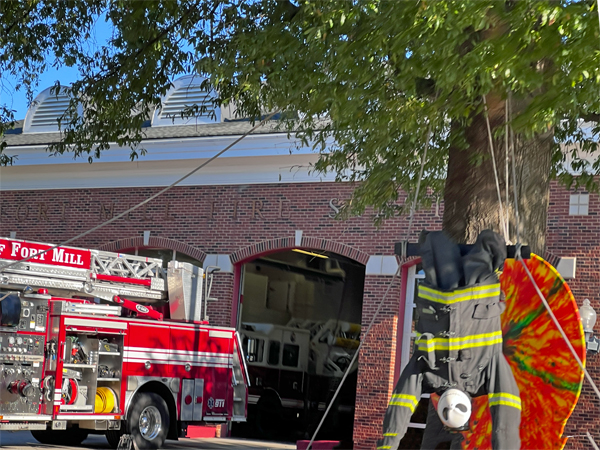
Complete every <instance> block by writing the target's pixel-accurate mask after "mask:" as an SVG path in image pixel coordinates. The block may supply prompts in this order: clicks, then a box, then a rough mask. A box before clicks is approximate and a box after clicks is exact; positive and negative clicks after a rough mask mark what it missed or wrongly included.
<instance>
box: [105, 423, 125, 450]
mask: <svg viewBox="0 0 600 450" xmlns="http://www.w3.org/2000/svg"><path fill="white" fill-rule="evenodd" d="M124 427H125V425H121V429H120V430H108V431H107V432H106V434H105V436H106V440H107V441H108V445H109V446H110V448H117V447H118V446H119V442H120V441H121V436H123V434H124V433H125V431H124V430H123V428H124Z"/></svg>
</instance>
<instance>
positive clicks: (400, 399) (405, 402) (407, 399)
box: [390, 394, 419, 412]
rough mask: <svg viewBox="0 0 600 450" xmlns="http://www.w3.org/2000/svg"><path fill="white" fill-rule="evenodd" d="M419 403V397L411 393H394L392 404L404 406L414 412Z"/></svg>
mask: <svg viewBox="0 0 600 450" xmlns="http://www.w3.org/2000/svg"><path fill="white" fill-rule="evenodd" d="M418 404H419V399H418V398H417V397H415V396H414V395H410V394H392V398H391V400H390V406H404V407H406V408H408V409H410V412H414V411H415V408H416V407H417V405H418Z"/></svg>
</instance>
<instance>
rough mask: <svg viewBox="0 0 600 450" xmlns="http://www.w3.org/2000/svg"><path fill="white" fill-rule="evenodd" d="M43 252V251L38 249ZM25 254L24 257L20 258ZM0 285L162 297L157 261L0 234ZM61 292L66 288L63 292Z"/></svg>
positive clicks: (58, 291)
mask: <svg viewBox="0 0 600 450" xmlns="http://www.w3.org/2000/svg"><path fill="white" fill-rule="evenodd" d="M43 252H46V253H43ZM26 258H30V259H29V260H27V261H22V260H23V259H26ZM0 286H2V287H6V288H15V289H23V288H25V287H27V286H30V287H31V288H47V289H49V290H52V291H53V292H52V293H53V294H54V295H61V296H65V297H69V296H71V295H72V294H73V293H78V294H83V295H85V296H87V297H98V298H102V299H106V300H111V299H112V298H113V297H114V296H115V295H118V296H120V297H123V298H130V297H135V298H144V299H148V300H162V299H165V298H166V297H167V290H166V282H165V274H164V271H163V269H162V260H161V259H157V258H146V257H143V256H135V255H125V254H120V253H112V252H103V251H98V250H87V249H80V248H75V247H56V248H55V247H54V246H52V245H50V244H40V243H37V242H29V241H18V240H13V239H3V238H0ZM65 291H66V292H65Z"/></svg>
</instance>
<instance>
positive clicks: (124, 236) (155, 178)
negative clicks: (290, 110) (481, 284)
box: [0, 77, 600, 449]
mask: <svg viewBox="0 0 600 450" xmlns="http://www.w3.org/2000/svg"><path fill="white" fill-rule="evenodd" d="M207 95H208V93H206V92H204V91H202V90H200V88H199V82H196V81H194V80H193V78H191V77H183V78H181V79H179V80H177V81H176V82H175V83H174V85H173V87H172V89H171V90H170V91H169V92H168V93H167V94H166V96H165V97H164V99H163V104H162V105H161V108H157V110H156V112H155V113H154V115H153V116H152V117H151V118H150V119H149V120H148V121H147V123H146V124H145V127H144V135H145V139H144V140H143V142H142V143H141V144H140V146H141V147H143V148H144V149H145V150H146V151H147V153H146V154H145V155H144V156H140V157H139V159H137V160H135V161H131V160H130V159H129V153H130V150H129V149H126V148H118V147H115V148H111V149H110V150H107V151H105V152H104V153H103V154H102V156H101V158H100V159H99V160H97V161H95V162H93V163H92V164H90V163H88V162H87V159H85V158H84V159H77V160H75V159H73V157H72V156H71V155H58V156H50V155H49V154H48V153H47V152H46V151H45V149H46V146H47V145H48V144H49V143H51V142H53V141H55V140H57V139H60V131H59V129H58V126H57V122H56V118H57V117H59V116H60V115H61V114H62V112H63V111H64V108H65V105H66V104H65V101H66V100H67V99H65V98H64V96H61V95H58V96H57V95H54V94H50V89H46V90H45V91H43V92H42V93H41V94H40V95H39V96H38V97H37V99H36V102H34V105H33V106H32V107H31V108H30V110H29V111H28V113H27V116H26V117H25V119H24V120H23V121H22V122H19V123H18V124H17V126H16V127H15V128H14V129H13V130H12V131H11V132H10V133H8V134H7V135H6V136H5V137H4V139H5V141H6V143H7V144H8V147H7V148H6V150H5V152H6V153H7V154H8V155H14V156H15V157H16V159H15V163H14V165H13V166H10V167H2V168H1V169H0V176H1V179H0V187H1V196H0V214H1V219H2V220H1V222H0V237H3V238H12V239H17V240H27V241H36V242H42V243H49V244H60V243H62V242H66V241H67V240H70V239H71V238H73V237H74V236H78V235H79V234H81V233H83V232H85V231H88V230H90V229H92V228H94V227H97V226H98V225H99V224H101V223H103V222H105V221H107V220H111V219H114V218H116V217H118V216H119V215H121V214H122V213H125V212H127V211H128V210H129V209H130V208H131V207H132V206H134V205H137V204H138V203H140V202H142V201H144V200H146V199H148V198H149V197H151V196H153V195H155V194H157V193H159V192H160V191H161V190H163V189H164V188H165V187H167V186H170V185H171V184H172V183H174V182H175V181H176V180H178V179H179V178H181V177H182V176H183V175H185V174H187V173H188V172H189V171H190V170H191V169H193V168H194V167H197V166H199V165H200V164H202V163H203V162H205V161H207V160H208V159H209V158H211V157H213V156H214V155H215V154H216V153H218V152H219V151H221V150H222V149H224V148H225V147H227V146H228V145H230V144H231V143H232V142H234V141H235V140H236V139H238V138H239V137H240V136H241V135H243V134H244V133H245V132H247V131H248V130H250V128H251V127H252V125H251V124H250V123H249V122H248V121H244V120H240V119H238V118H235V117H234V116H233V113H232V111H230V110H229V109H228V108H221V109H220V110H215V111H213V114H212V115H210V114H209V113H206V114H205V115H201V116H198V117H192V118H187V119H181V118H180V117H178V114H177V113H178V111H181V110H182V109H183V108H184V107H185V105H186V104H191V103H198V102H201V101H203V100H204V99H205V98H206V96H207ZM317 156H318V155H316V154H315V153H313V152H312V151H311V149H309V148H306V147H304V146H302V144H301V143H300V142H299V141H296V140H295V139H294V137H293V136H291V137H290V136H288V135H287V134H286V133H282V132H281V131H279V130H278V129H277V128H276V127H275V126H273V125H270V124H267V125H265V126H263V127H260V128H258V129H257V130H256V131H255V132H253V133H252V134H250V135H248V136H247V137H246V138H244V139H243V140H242V141H241V142H239V143H238V144H236V145H235V146H233V147H232V148H231V149H230V150H228V151H227V152H226V153H224V154H223V155H222V156H220V157H218V158H217V159H215V160H214V161H212V162H210V164H208V165H207V166H206V167H204V168H203V169H201V170H199V171H197V172H196V173H194V174H193V175H191V176H190V177H188V178H186V179H185V180H183V181H182V182H180V183H179V184H177V186H175V187H173V188H172V189H169V190H168V191H166V192H165V193H163V194H161V195H160V196H157V197H156V198H154V199H152V200H151V201H149V202H147V203H146V204H145V205H143V206H142V207H140V208H138V209H135V210H133V211H130V212H127V213H126V214H123V215H122V217H118V218H117V219H116V220H113V221H112V222H111V223H109V224H108V225H106V226H103V227H101V228H98V229H97V230H96V231H93V232H92V233H89V234H87V235H85V236H83V237H81V238H79V239H77V240H75V241H73V242H69V244H68V245H69V246H73V247H82V248H86V249H95V250H100V251H106V252H114V253H118V254H121V253H123V254H125V253H127V254H131V255H135V256H141V257H149V258H160V259H162V261H163V264H164V267H165V268H166V267H167V264H168V263H169V262H170V261H180V262H187V263H192V264H194V265H196V266H199V267H203V268H204V271H205V272H210V273H211V274H212V278H211V279H212V287H211V290H210V297H209V298H207V299H206V304H207V310H206V313H207V315H208V319H209V323H210V325H214V326H220V327H233V328H235V329H236V330H237V331H238V332H239V333H240V336H241V339H242V347H243V349H244V353H245V358H246V362H247V365H248V373H249V376H250V382H251V386H250V388H249V391H248V421H247V422H245V423H233V424H230V425H229V426H224V427H223V429H222V434H224V433H231V434H233V435H235V436H245V437H253V438H261V439H278V440H285V441H296V440H301V439H310V437H311V436H312V433H313V432H314V431H315V429H316V427H317V425H318V422H319V420H320V418H321V416H322V413H323V412H324V410H325V408H326V406H327V404H328V402H329V400H330V399H331V396H332V394H333V392H334V391H335V390H336V389H337V388H338V386H339V381H340V378H341V375H342V374H343V373H344V372H345V371H346V370H347V369H348V368H349V365H350V364H351V361H352V357H353V355H354V352H355V350H356V348H357V347H358V344H359V342H360V340H361V331H363V332H364V331H365V330H366V327H367V326H368V325H369V323H370V322H371V319H372V317H373V315H374V314H375V312H376V311H377V310H378V307H379V306H380V303H381V302H382V301H383V306H382V308H381V310H380V312H379V314H378V316H377V320H376V321H375V323H374V326H373V328H372V329H371V330H370V333H369V335H368V337H367V338H366V340H365V341H364V342H363V344H362V347H361V351H360V355H359V357H358V363H357V364H355V365H354V367H350V372H349V373H350V375H349V376H348V378H347V380H346V382H345V383H344V386H343V387H342V389H341V391H340V395H339V397H338V399H337V400H336V404H335V405H334V407H333V408H332V414H330V417H329V416H328V419H327V421H326V423H325V426H324V427H323V429H322V431H321V432H320V434H319V437H320V438H322V439H332V440H340V441H345V442H348V441H352V442H353V446H354V448H357V449H371V448H374V447H375V441H376V440H377V439H378V438H379V437H380V436H379V435H380V433H381V427H382V422H383V416H384V413H385V410H386V407H387V402H388V399H389V396H390V395H391V393H392V390H393V388H394V385H395V383H396V381H397V379H398V377H399V374H400V371H401V368H402V367H403V365H405V364H406V361H407V358H408V357H409V352H410V345H411V338H412V337H413V336H414V334H413V329H412V317H413V301H414V292H415V287H416V285H417V284H418V282H419V280H420V279H421V278H423V276H422V274H421V273H420V267H419V265H418V264H414V263H410V262H409V263H407V264H404V265H400V264H399V262H400V260H399V258H398V257H397V255H395V253H394V245H395V243H397V242H399V241H400V240H402V239H404V238H405V236H404V234H405V231H406V228H407V225H408V218H406V217H400V218H394V219H390V220H386V221H384V222H383V223H382V224H381V225H380V226H379V227H376V226H375V225H374V224H373V217H372V215H370V214H369V213H366V214H364V215H363V216H361V217H352V218H350V219H347V220H339V219H338V218H337V217H336V215H337V213H338V212H339V211H340V210H341V209H342V208H343V207H344V200H345V199H346V198H348V197H349V196H350V193H351V192H352V189H353V187H352V185H350V184H349V183H338V182H335V180H334V177H333V176H332V175H322V174H317V173H315V172H313V170H312V164H313V163H314V162H315V161H316V158H317ZM400 201H404V199H401V200H400ZM443 208H444V205H443V203H442V202H436V201H434V202H433V204H432V206H431V208H428V209H421V210H419V211H418V212H417V213H416V215H415V219H414V225H413V228H412V230H413V232H412V233H411V234H412V235H411V236H408V237H407V238H408V239H409V240H411V241H416V240H417V237H418V233H419V232H420V230H422V229H427V230H440V229H441V216H442V214H443ZM23 251H27V248H23ZM21 256H22V257H28V256H31V254H29V253H27V254H25V253H22V254H21ZM45 256H46V258H47V259H50V258H58V259H60V260H61V261H68V262H71V263H73V264H77V255H69V254H68V252H67V253H62V254H61V253H54V254H52V253H48V254H46V255H45ZM542 256H545V257H546V259H547V260H548V261H550V262H551V263H552V264H554V265H555V266H556V267H557V270H558V271H559V272H560V274H561V275H562V277H563V278H564V279H565V280H566V281H567V282H568V284H569V286H570V288H571V290H572V292H573V294H574V296H575V299H576V301H577V304H578V305H582V303H583V300H584V299H586V298H587V299H589V301H590V303H591V305H592V306H593V307H594V308H595V309H596V310H597V311H599V312H600V269H599V266H600V196H599V195H598V194H596V193H588V192H586V191H583V190H578V191H575V190H567V189H566V188H565V187H563V186H561V185H559V184H557V183H555V182H553V183H552V185H551V192H550V209H549V211H548V223H547V255H542ZM69 258H71V259H72V261H71V259H69ZM390 284H391V288H390ZM388 288H389V289H388ZM386 292H387V295H386ZM599 326H600V325H597V326H596V327H595V328H596V332H597V333H600V328H599ZM591 339H592V340H593V337H592V338H591ZM586 366H587V369H588V371H589V373H590V375H591V376H592V378H593V379H594V380H596V382H597V383H598V382H600V355H597V354H595V353H593V351H592V350H588V353H587V364H586ZM411 427H412V428H414V429H415V430H418V429H420V428H422V427H423V425H422V424H421V423H417V422H415V423H411ZM598 429H600V409H598V400H597V399H596V398H595V396H594V393H593V391H592V390H591V388H590V387H589V386H588V385H587V384H586V383H585V382H584V385H583V390H582V393H581V397H580V400H579V402H578V404H577V406H576V408H575V411H574V413H573V414H572V416H571V418H570V420H569V422H568V424H567V427H566V429H565V434H573V435H574V434H582V433H585V431H586V430H589V431H590V432H592V434H593V433H594V432H595V433H597V430H598ZM595 438H598V436H597V435H596V436H595ZM584 445H585V442H584V441H582V440H578V439H577V438H571V439H570V440H569V441H568V442H567V448H583V447H582V446H584ZM344 448H346V447H344Z"/></svg>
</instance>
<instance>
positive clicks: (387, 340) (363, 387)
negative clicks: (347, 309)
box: [354, 276, 400, 450]
mask: <svg viewBox="0 0 600 450" xmlns="http://www.w3.org/2000/svg"><path fill="white" fill-rule="evenodd" d="M392 281H393V284H392V286H391V287H390V283H391V282H392ZM388 289H389V291H388ZM386 291H387V295H386ZM363 298H364V300H363V309H362V327H363V330H366V329H367V327H368V326H369V324H370V323H371V321H372V320H373V317H374V315H375V313H376V312H377V309H378V308H379V305H380V304H381V303H382V302H383V304H382V305H381V309H380V311H379V314H377V318H376V320H375V322H374V324H373V327H372V328H371V330H370V331H369V335H368V336H367V338H366V339H365V340H364V343H363V344H362V348H361V350H360V354H359V368H358V383H357V387H356V413H355V416H354V448H355V449H365V450H366V449H372V448H375V444H376V440H377V439H378V438H380V437H381V432H382V424H383V415H384V414H385V410H386V408H387V404H388V400H389V398H390V395H391V394H392V391H393V389H394V369H395V364H396V361H395V356H396V345H398V344H397V342H396V334H397V332H398V311H399V309H400V278H399V277H398V278H396V279H394V277H391V276H367V277H365V293H364V297H363Z"/></svg>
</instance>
